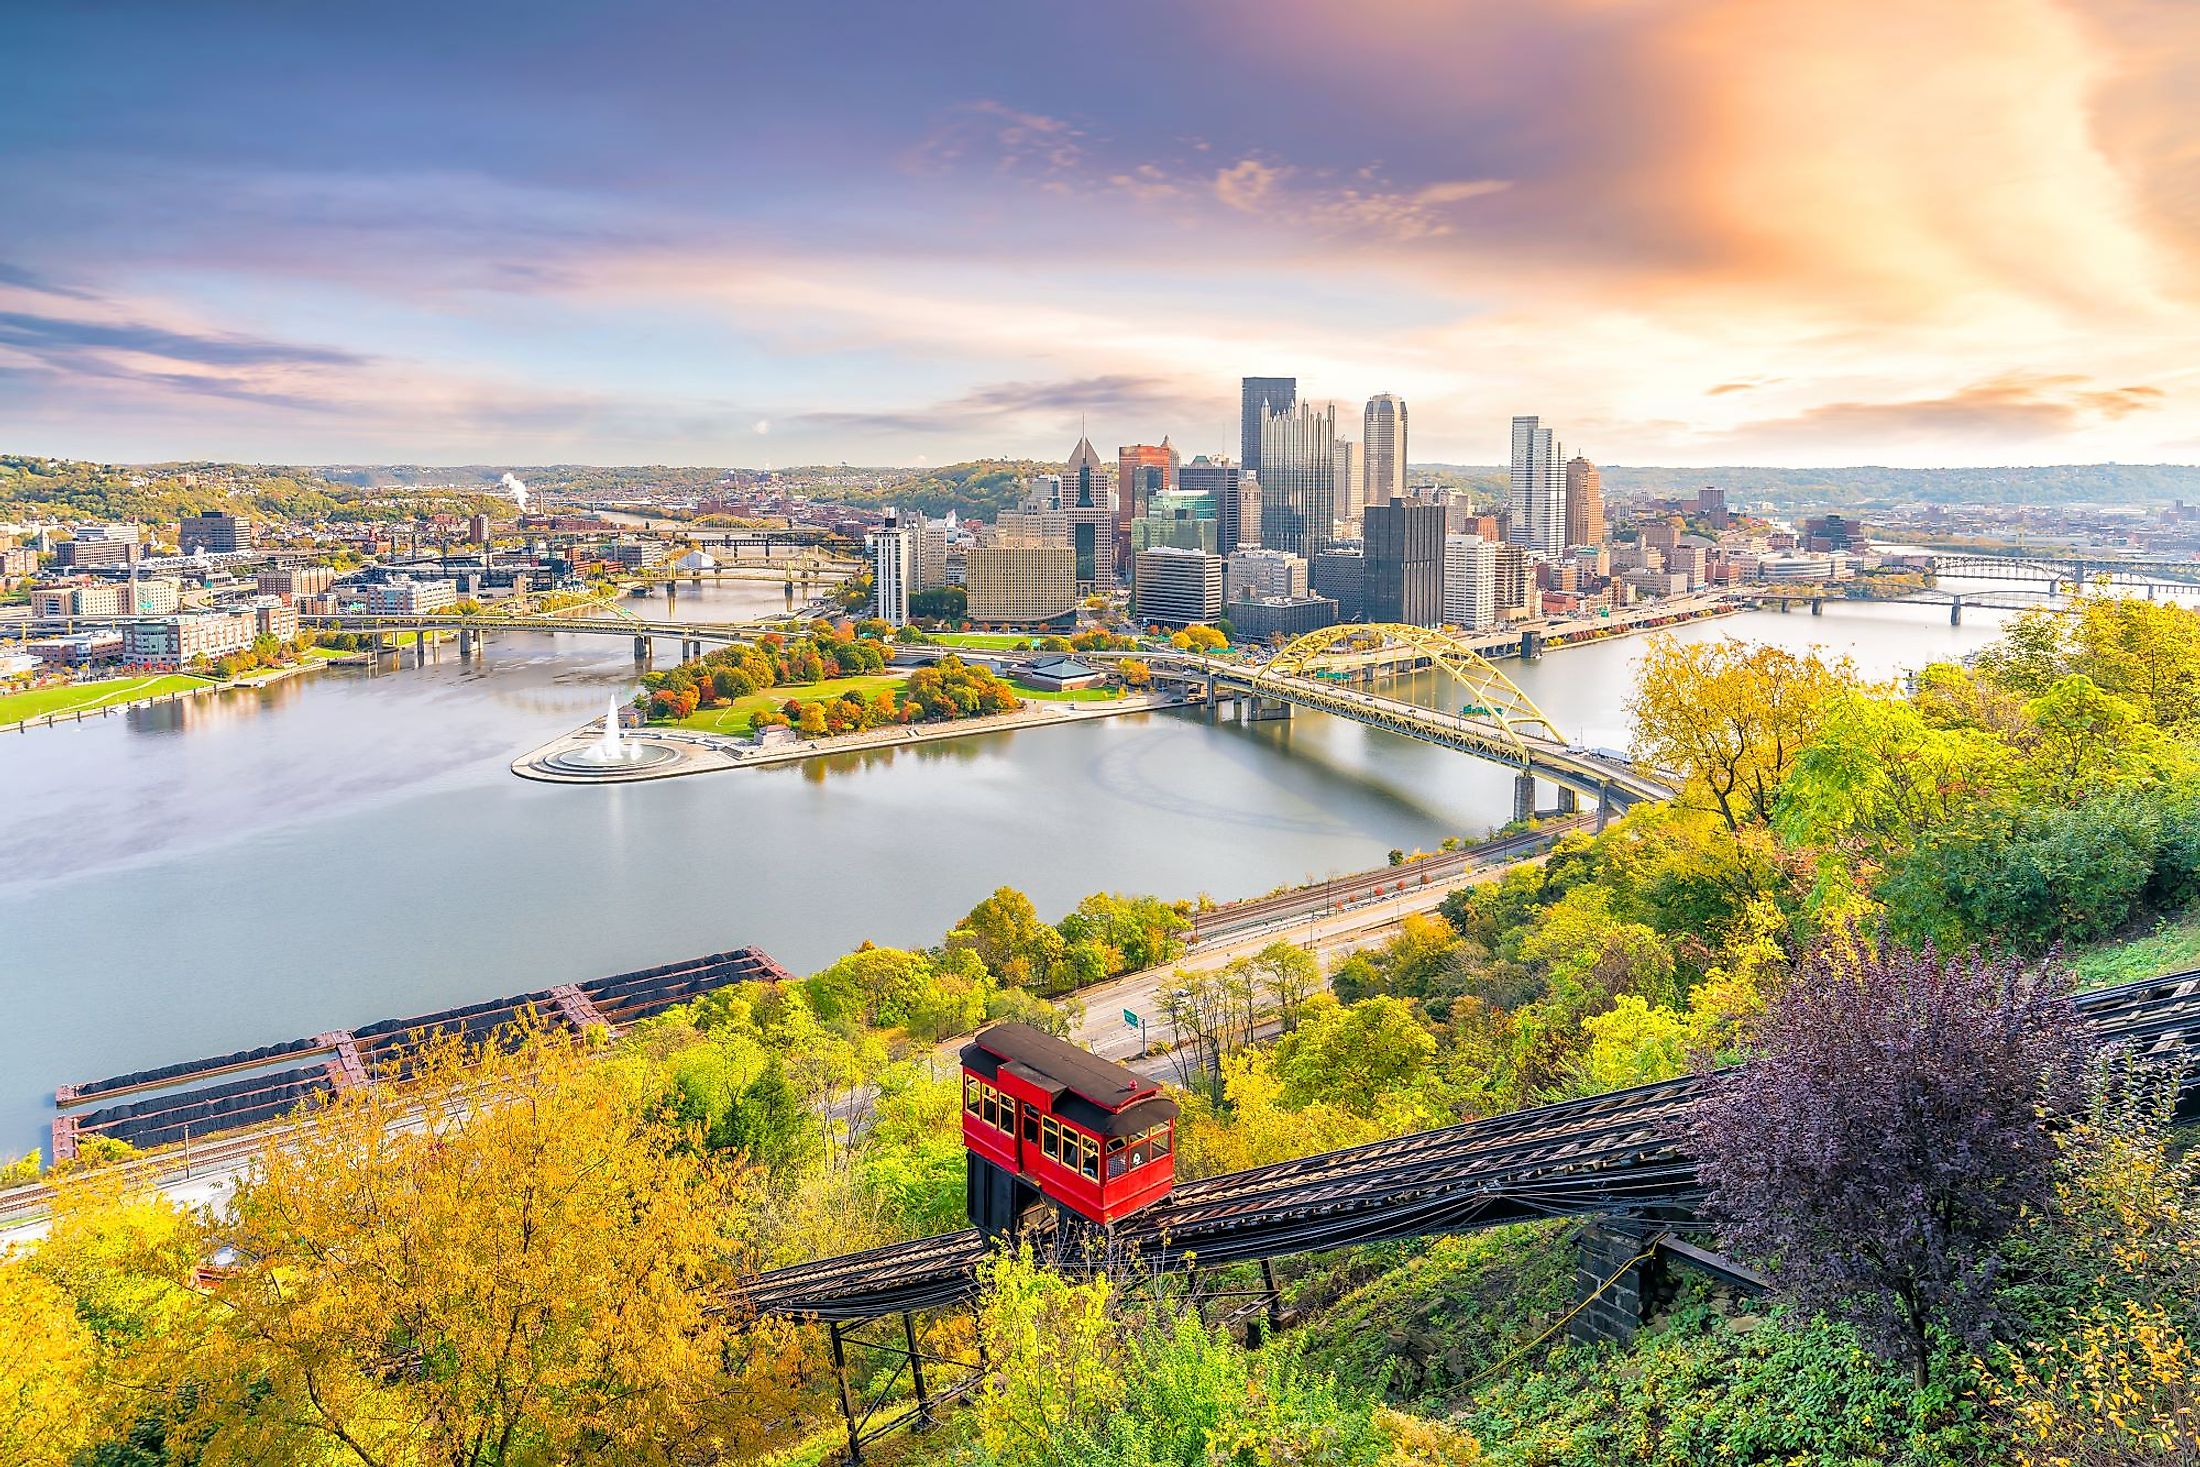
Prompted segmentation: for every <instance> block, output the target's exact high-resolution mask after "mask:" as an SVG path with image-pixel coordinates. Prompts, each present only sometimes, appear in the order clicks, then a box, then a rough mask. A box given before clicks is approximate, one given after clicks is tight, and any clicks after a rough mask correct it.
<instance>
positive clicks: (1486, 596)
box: [1444, 535, 1499, 632]
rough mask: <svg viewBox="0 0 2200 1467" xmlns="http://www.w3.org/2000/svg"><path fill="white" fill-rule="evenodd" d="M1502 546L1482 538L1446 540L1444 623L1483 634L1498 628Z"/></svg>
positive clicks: (1455, 536) (1447, 537)
mask: <svg viewBox="0 0 2200 1467" xmlns="http://www.w3.org/2000/svg"><path fill="white" fill-rule="evenodd" d="M1498 548H1499V547H1498V546H1496V545H1493V544H1491V543H1490V542H1489V541H1487V540H1485V539H1483V538H1482V537H1481V536H1480V535H1446V536H1445V537H1444V622H1445V624H1446V625H1447V626H1455V627H1465V628H1466V629H1467V630H1469V631H1475V632H1478V631H1482V630H1483V629H1485V628H1487V627H1493V626H1495V625H1497V552H1498Z"/></svg>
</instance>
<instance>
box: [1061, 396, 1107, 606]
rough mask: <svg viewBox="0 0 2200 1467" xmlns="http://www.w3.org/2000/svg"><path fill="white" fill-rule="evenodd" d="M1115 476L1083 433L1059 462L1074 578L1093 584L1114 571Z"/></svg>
mask: <svg viewBox="0 0 2200 1467" xmlns="http://www.w3.org/2000/svg"><path fill="white" fill-rule="evenodd" d="M1115 501H1116V494H1115V476H1114V473H1113V471H1111V470H1110V469H1109V468H1108V466H1107V464H1106V463H1104V462H1103V461H1102V460H1101V458H1100V455H1099V453H1098V452H1097V451H1095V450H1094V448H1093V446H1092V440H1091V439H1090V438H1087V437H1085V436H1084V435H1083V434H1081V433H1080V434H1079V435H1078V436H1077V446H1076V447H1075V448H1073V449H1071V450H1070V451H1069V462H1068V463H1066V464H1064V465H1063V466H1062V509H1063V511H1064V512H1065V513H1067V514H1068V515H1069V533H1070V544H1071V545H1072V547H1073V548H1075V550H1076V551H1077V579H1078V582H1079V583H1080V584H1083V585H1092V584H1095V583H1097V582H1099V581H1101V580H1102V579H1104V578H1105V579H1112V578H1113V576H1114V573H1115V538H1116V509H1115Z"/></svg>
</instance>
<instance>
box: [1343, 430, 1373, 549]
mask: <svg viewBox="0 0 2200 1467" xmlns="http://www.w3.org/2000/svg"><path fill="white" fill-rule="evenodd" d="M1364 467H1365V464H1364V463H1363V461H1362V460H1361V458H1360V445H1359V444H1357V443H1347V442H1343V441H1340V442H1339V443H1338V444H1337V522H1338V523H1339V524H1342V525H1349V526H1351V527H1352V533H1353V534H1355V535H1356V534H1358V533H1359V525H1360V515H1361V513H1362V512H1363V511H1364V510H1366V508H1367V503H1368V500H1367V480H1366V477H1365V476H1364V474H1363V473H1362V470H1363V468H1364Z"/></svg>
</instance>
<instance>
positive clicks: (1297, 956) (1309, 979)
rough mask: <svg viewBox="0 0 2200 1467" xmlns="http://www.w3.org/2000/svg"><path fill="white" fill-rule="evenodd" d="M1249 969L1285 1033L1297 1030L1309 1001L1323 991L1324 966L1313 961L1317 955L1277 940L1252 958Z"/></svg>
mask: <svg viewBox="0 0 2200 1467" xmlns="http://www.w3.org/2000/svg"><path fill="white" fill-rule="evenodd" d="M1247 967H1248V969H1249V970H1250V971H1251V973H1252V977H1253V984H1254V987H1255V988H1256V989H1257V990H1258V991H1259V993H1260V994H1261V995H1262V996H1264V997H1265V998H1266V999H1267V1000H1268V1002H1269V1004H1270V1005H1272V1006H1273V1007H1274V1009H1275V1012H1276V1017H1277V1018H1278V1019H1280V1020H1282V1022H1283V1032H1284V1033H1286V1034H1288V1033H1290V1032H1291V1031H1292V1030H1293V1029H1296V1028H1298V1026H1299V1015H1300V1014H1301V1013H1302V1012H1303V1011H1304V1010H1305V1008H1306V1002H1307V1000H1308V998H1310V997H1311V996H1312V995H1313V993H1314V991H1315V990H1316V989H1318V988H1320V987H1321V982H1322V970H1321V964H1319V963H1317V962H1315V961H1314V955H1313V954H1312V953H1310V952H1308V951H1306V949H1304V948H1302V947H1298V946H1296V945H1295V944H1292V943H1288V942H1285V941H1284V940H1283V939H1282V938H1278V939H1276V940H1275V941H1274V942H1271V943H1269V944H1268V946H1266V947H1264V948H1262V949H1261V950H1260V951H1259V952H1257V953H1255V954H1253V956H1252V957H1251V959H1249V960H1248V962H1247Z"/></svg>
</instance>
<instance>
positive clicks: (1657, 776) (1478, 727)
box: [1151, 623, 1674, 825]
mask: <svg viewBox="0 0 2200 1467" xmlns="http://www.w3.org/2000/svg"><path fill="white" fill-rule="evenodd" d="M1151 662H1152V665H1153V667H1154V670H1155V672H1156V673H1157V674H1159V675H1161V676H1164V677H1169V678H1171V679H1173V680H1176V681H1181V682H1188V683H1190V684H1191V685H1192V686H1193V687H1194V688H1195V690H1199V691H1202V692H1203V693H1204V695H1205V701H1206V703H1207V706H1208V708H1209V710H1210V712H1214V711H1217V710H1219V709H1220V707H1221V705H1222V704H1223V703H1225V702H1229V701H1233V700H1234V701H1235V702H1236V703H1237V705H1238V707H1239V708H1240V710H1241V711H1244V712H1246V713H1247V714H1248V715H1249V716H1251V717H1256V718H1266V717H1277V716H1286V715H1288V714H1289V712H1290V710H1291V709H1293V708H1310V709H1313V710H1315V711H1317V712H1321V713H1328V714H1333V715H1334V716H1336V717H1338V718H1349V719H1351V720H1352V721H1353V722H1354V723H1362V724H1366V725H1367V726H1368V727H1370V728H1379V729H1382V730H1383V731H1384V732H1386V733H1394V734H1398V735H1401V736H1402V737H1405V738H1409V739H1418V740H1420V741H1421V742H1422V743H1426V744H1435V745H1437V746H1439V747H1441V748H1446V749H1456V750H1457V751H1459V752H1460V753H1462V754H1472V755H1474V756H1475V757H1476V758H1478V759H1487V760H1489V761H1490V762H1491V763H1494V764H1502V765H1504V766H1506V767H1507V768H1510V769H1513V770H1515V771H1517V773H1516V774H1515V776H1514V784H1513V791H1514V793H1513V815H1514V818H1516V819H1525V818H1527V817H1528V816H1529V815H1532V814H1533V813H1534V812H1535V808H1536V807H1535V782H1536V781H1537V780H1538V779H1544V780H1548V781H1550V782H1551V783H1552V784H1555V785H1556V786H1558V808H1559V810H1560V811H1561V812H1571V811H1573V810H1575V809H1577V808H1579V803H1580V800H1581V799H1582V798H1583V797H1584V796H1586V797H1587V798H1588V799H1590V800H1593V801H1595V802H1596V809H1597V815H1598V823H1599V825H1601V824H1602V823H1603V819H1604V817H1605V816H1606V815H1608V814H1609V813H1611V812H1612V811H1614V810H1620V809H1625V808H1626V807H1627V806H1629V805H1633V804H1636V803H1639V802H1641V801H1645V800H1666V799H1671V798H1672V797H1673V793H1674V789H1673V785H1672V783H1671V782H1670V781H1669V780H1668V779H1667V778H1666V777H1665V776H1664V775H1663V774H1662V773H1660V772H1659V771H1657V770H1652V769H1645V768H1643V767H1641V766H1639V765H1637V764H1636V763H1635V762H1634V761H1632V760H1630V759H1628V758H1626V757H1625V756H1624V755H1619V754H1615V753H1612V752H1610V751H1607V750H1590V749H1583V748H1577V747H1575V746H1574V745H1572V744H1570V743H1569V742H1568V741H1567V739H1566V736H1565V735H1564V734H1562V733H1560V732H1559V730H1558V726H1557V725H1556V724H1554V723H1552V722H1551V720H1550V718H1549V717H1548V716H1547V715H1546V714H1545V713H1544V712H1543V710H1542V709H1540V708H1538V707H1536V706H1535V700H1534V699H1532V698H1530V697H1529V696H1528V695H1527V694H1526V693H1524V692H1522V691H1521V690H1520V689H1519V687H1518V686H1516V685H1515V684H1514V682H1513V680H1512V679H1511V678H1509V677H1507V676H1505V674H1504V673H1502V672H1500V671H1498V670H1497V668H1496V667H1494V666H1492V665H1491V663H1490V662H1489V660H1488V659H1486V658H1484V657H1483V656H1482V655H1481V654H1480V653H1478V652H1476V651H1474V650H1473V649H1472V648H1471V647H1469V646H1467V645H1466V644H1465V643H1464V642H1463V641H1461V640H1460V639H1458V638H1457V637H1454V636H1451V635H1450V634H1448V633H1445V632H1440V631H1436V630H1433V629H1432V628H1429V627H1416V626H1401V625H1392V624H1388V623H1375V624H1358V625H1343V626H1333V627H1325V628H1323V629H1322V630H1320V631H1317V632H1309V633H1308V634H1307V635H1305V636H1303V637H1300V638H1299V639H1298V640H1297V641H1294V642H1291V643H1289V644H1287V645H1286V646H1284V647H1283V648H1282V649H1281V650H1279V651H1278V652H1277V653H1276V654H1275V656H1273V657H1272V658H1270V659H1269V660H1268V661H1267V662H1266V663H1260V664H1254V663H1243V662H1237V661H1232V660H1228V659H1224V658H1219V657H1200V656H1189V655H1181V654H1170V655H1168V656H1163V657H1155V658H1152V659H1151ZM1422 669H1434V670H1437V671H1440V672H1443V673H1446V674H1448V675H1449V676H1450V677H1451V678H1452V679H1453V680H1454V681H1455V682H1456V683H1457V684H1458V686H1459V688H1460V689H1461V690H1463V691H1462V697H1461V702H1460V704H1459V707H1458V710H1457V711H1456V712H1453V711H1449V710H1447V709H1443V708H1428V707H1423V706H1422V705H1420V704H1418V703H1410V702H1407V701H1405V700H1404V699H1401V698H1393V697H1386V696H1384V695H1383V694H1381V693H1378V692H1374V691H1371V690H1370V689H1369V688H1367V687H1366V686H1364V685H1362V684H1364V683H1365V682H1366V681H1368V680H1369V679H1372V678H1373V677H1374V676H1375V675H1376V674H1378V673H1381V672H1403V671H1416V670H1422Z"/></svg>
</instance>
